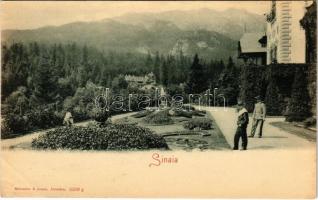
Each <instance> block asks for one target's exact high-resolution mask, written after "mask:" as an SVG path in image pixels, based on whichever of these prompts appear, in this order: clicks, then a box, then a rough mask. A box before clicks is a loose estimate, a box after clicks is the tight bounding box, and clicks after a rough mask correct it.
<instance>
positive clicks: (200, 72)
mask: <svg viewBox="0 0 318 200" xmlns="http://www.w3.org/2000/svg"><path fill="white" fill-rule="evenodd" d="M187 87H188V92H189V93H192V94H200V93H201V92H203V91H204V90H206V89H207V88H208V82H207V80H206V79H205V74H204V68H203V66H202V65H201V64H200V61H199V57H198V54H196V55H195V56H194V59H193V63H192V65H191V67H190V73H189V79H188V83H187Z"/></svg>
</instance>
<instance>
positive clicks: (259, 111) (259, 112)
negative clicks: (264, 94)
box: [248, 96, 266, 138]
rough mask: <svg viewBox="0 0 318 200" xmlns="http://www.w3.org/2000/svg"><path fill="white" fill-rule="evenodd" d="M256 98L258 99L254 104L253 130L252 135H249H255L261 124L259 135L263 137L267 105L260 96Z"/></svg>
mask: <svg viewBox="0 0 318 200" xmlns="http://www.w3.org/2000/svg"><path fill="white" fill-rule="evenodd" d="M255 99H256V104H255V106H254V112H253V124H252V131H251V135H250V136H248V137H254V135H255V132H256V129H257V127H258V124H259V125H260V129H259V133H258V137H259V138H261V137H262V134H263V123H264V121H265V117H266V106H265V104H264V103H263V102H262V99H261V97H260V96H257V97H255Z"/></svg>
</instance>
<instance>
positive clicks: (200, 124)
mask: <svg viewBox="0 0 318 200" xmlns="http://www.w3.org/2000/svg"><path fill="white" fill-rule="evenodd" d="M184 128H186V129H189V130H192V129H195V128H199V129H202V130H208V129H211V128H212V120H211V119H209V118H193V119H191V120H189V121H187V122H185V123H184Z"/></svg>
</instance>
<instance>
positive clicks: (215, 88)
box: [213, 88, 219, 107]
mask: <svg viewBox="0 0 318 200" xmlns="http://www.w3.org/2000/svg"><path fill="white" fill-rule="evenodd" d="M218 89H219V88H214V89H213V106H214V107H215V91H216V90H218Z"/></svg>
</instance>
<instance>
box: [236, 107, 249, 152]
mask: <svg viewBox="0 0 318 200" xmlns="http://www.w3.org/2000/svg"><path fill="white" fill-rule="evenodd" d="M237 111H238V119H237V129H236V133H235V136H234V147H233V150H238V146H239V141H240V138H242V148H243V149H242V150H246V148H247V133H246V128H247V124H248V112H247V110H246V109H245V108H244V106H243V102H242V101H238V102H237Z"/></svg>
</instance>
